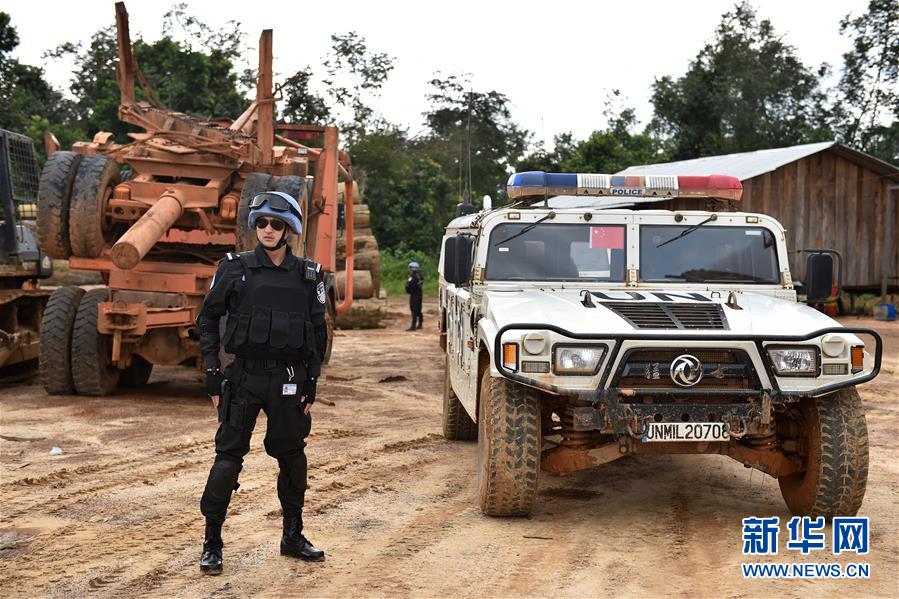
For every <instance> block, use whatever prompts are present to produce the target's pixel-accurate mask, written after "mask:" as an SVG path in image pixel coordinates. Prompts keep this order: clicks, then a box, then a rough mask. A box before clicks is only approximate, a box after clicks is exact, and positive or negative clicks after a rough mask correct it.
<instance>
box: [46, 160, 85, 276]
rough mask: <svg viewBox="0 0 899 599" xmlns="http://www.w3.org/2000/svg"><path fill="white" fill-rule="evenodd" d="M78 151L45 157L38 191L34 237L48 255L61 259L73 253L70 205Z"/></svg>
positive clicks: (77, 163)
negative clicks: (70, 234)
mask: <svg viewBox="0 0 899 599" xmlns="http://www.w3.org/2000/svg"><path fill="white" fill-rule="evenodd" d="M79 164H81V154H76V153H75V152H54V153H53V155H52V156H50V158H48V159H47V164H45V165H44V170H43V171H41V180H40V183H39V184H38V194H37V239H38V244H39V245H40V248H41V250H42V251H43V252H44V253H45V254H47V255H48V256H50V257H51V258H59V259H61V260H64V259H66V258H68V257H69V256H70V255H71V254H72V246H71V243H70V242H69V207H70V203H71V197H72V187H73V186H74V184H75V175H76V174H77V172H78V165H79Z"/></svg>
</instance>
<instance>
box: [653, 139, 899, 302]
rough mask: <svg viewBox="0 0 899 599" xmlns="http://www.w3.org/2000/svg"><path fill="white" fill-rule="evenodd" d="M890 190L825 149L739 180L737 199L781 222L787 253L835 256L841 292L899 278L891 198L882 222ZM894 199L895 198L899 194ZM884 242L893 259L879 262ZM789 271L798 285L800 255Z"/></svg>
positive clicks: (897, 210) (898, 215) (680, 205)
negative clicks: (820, 251) (821, 251)
mask: <svg viewBox="0 0 899 599" xmlns="http://www.w3.org/2000/svg"><path fill="white" fill-rule="evenodd" d="M721 174H727V173H721ZM890 184H895V182H892V181H891V180H890V179H888V178H886V177H883V176H881V175H879V174H878V173H876V172H874V171H872V170H869V169H867V168H865V167H863V166H860V165H858V164H855V163H854V162H850V161H848V160H846V159H845V158H843V157H841V156H837V155H836V154H833V153H832V152H830V151H827V150H824V151H822V152H818V153H817V154H813V155H812V156H807V157H805V158H803V159H801V160H797V161H795V162H791V163H790V164H787V165H784V166H782V167H780V168H778V169H777V170H775V171H773V172H770V173H765V174H762V175H759V176H758V177H753V178H752V179H747V180H746V181H743V201H742V202H740V204H738V205H737V207H736V209H737V210H739V211H743V212H760V213H762V214H768V215H770V216H773V217H774V218H776V219H777V220H779V221H780V223H781V224H782V225H783V226H784V227H785V228H786V229H787V248H788V250H789V251H790V252H795V251H796V250H800V249H832V250H836V251H838V252H840V254H842V256H843V260H844V263H843V286H844V287H847V288H871V289H874V288H876V289H880V282H881V276H882V273H883V269H884V267H885V266H886V267H887V269H888V275H889V276H892V277H895V276H897V275H899V239H897V236H899V206H896V205H895V203H896V202H899V199H893V200H892V201H893V202H894V207H893V219H892V222H887V220H886V202H887V201H888V198H889V193H890V192H889V186H890ZM894 195H896V196H897V198H899V192H897V193H895V194H894ZM671 204H672V205H671V208H672V209H680V210H691V209H692V210H697V209H698V210H702V209H707V208H705V207H703V206H702V205H700V204H701V202H697V201H692V202H691V201H686V200H676V201H675V202H672V203H671ZM890 237H892V239H893V243H892V248H891V254H892V257H891V259H890V261H889V262H885V260H884V247H885V244H886V241H887V239H888V238H890ZM790 272H791V273H792V275H793V278H794V279H796V280H802V278H803V276H804V273H805V257H804V256H802V255H799V254H795V253H793V254H791V258H790ZM890 284H891V285H892V286H895V285H896V284H897V282H896V280H895V279H894V280H893V281H891V283H890Z"/></svg>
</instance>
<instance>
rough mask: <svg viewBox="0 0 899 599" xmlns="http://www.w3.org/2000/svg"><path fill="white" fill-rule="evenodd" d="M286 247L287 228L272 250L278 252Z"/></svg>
mask: <svg viewBox="0 0 899 599" xmlns="http://www.w3.org/2000/svg"><path fill="white" fill-rule="evenodd" d="M284 245H287V227H284V232H283V233H281V240H280V241H278V243H276V244H275V247H273V248H272V249H273V250H277V249H279V248H280V247H282V246H284Z"/></svg>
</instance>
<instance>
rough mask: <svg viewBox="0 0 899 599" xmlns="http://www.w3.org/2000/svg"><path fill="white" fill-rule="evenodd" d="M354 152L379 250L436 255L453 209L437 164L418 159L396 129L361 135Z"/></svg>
mask: <svg viewBox="0 0 899 599" xmlns="http://www.w3.org/2000/svg"><path fill="white" fill-rule="evenodd" d="M352 152H353V159H354V161H355V163H356V164H357V165H358V170H361V171H364V186H365V196H364V197H365V201H366V203H367V204H368V205H369V206H370V207H371V221H372V222H371V226H372V230H373V231H374V233H375V237H377V239H378V243H379V244H380V245H381V247H388V248H398V249H399V248H401V249H408V250H416V251H426V252H434V251H436V250H437V249H438V246H439V242H440V237H441V235H442V233H443V228H444V227H445V226H446V224H447V223H448V222H449V221H450V219H451V218H452V215H453V213H454V209H455V201H454V200H453V189H452V188H453V186H452V183H451V182H450V181H449V180H448V179H447V178H446V177H445V176H444V174H443V172H442V170H441V168H440V165H439V164H437V163H436V162H434V161H433V160H431V159H429V158H427V157H426V156H422V155H418V154H417V153H416V152H415V151H414V149H413V148H411V146H410V142H409V140H408V139H406V136H405V133H404V132H402V131H400V130H396V129H394V130H389V131H383V132H378V133H374V134H370V135H367V136H365V137H364V138H362V139H360V140H359V141H358V142H357V143H356V144H355V145H354V146H353V148H352Z"/></svg>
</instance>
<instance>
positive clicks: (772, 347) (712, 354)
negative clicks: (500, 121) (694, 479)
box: [440, 172, 882, 517]
mask: <svg viewBox="0 0 899 599" xmlns="http://www.w3.org/2000/svg"><path fill="white" fill-rule="evenodd" d="M508 191H509V196H510V197H511V198H513V199H516V200H518V202H517V203H516V204H513V205H511V206H506V207H503V208H499V209H495V210H489V209H488V210H485V211H482V212H479V213H476V214H468V215H465V216H460V217H458V218H456V219H455V220H453V221H452V222H451V223H450V224H449V226H448V227H447V229H446V235H445V237H444V239H443V249H442V252H441V258H440V273H441V279H440V312H441V344H442V346H443V347H444V348H445V350H446V383H445V394H444V402H443V426H444V434H445V436H446V437H447V438H448V439H458V440H463V439H468V440H473V439H475V438H476V439H477V440H478V490H479V500H480V506H481V509H482V511H484V512H485V513H487V514H490V515H497V516H507V515H525V514H528V513H530V511H531V509H532V506H533V504H534V500H535V497H536V494H537V479H538V474H539V472H540V471H541V470H544V471H548V472H551V473H564V472H570V471H574V470H580V469H584V468H590V467H593V466H597V465H600V464H603V463H606V462H610V461H612V460H614V459H617V458H619V457H622V456H624V455H628V454H635V453H715V454H723V455H727V456H730V457H732V458H734V459H736V460H737V461H740V462H742V463H743V464H745V465H747V466H750V467H753V468H757V469H759V470H761V471H763V472H765V473H767V474H769V475H771V476H774V477H776V478H777V479H778V481H779V483H780V488H781V491H782V493H783V497H784V499H785V501H786V503H787V506H788V507H789V509H790V510H791V511H792V512H793V513H794V514H797V515H811V516H819V515H821V516H827V517H831V516H835V515H841V516H845V515H854V514H855V513H856V512H857V511H858V509H859V507H860V506H861V503H862V499H863V498H864V494H865V485H866V480H867V473H868V440H867V428H866V424H865V416H864V412H863V410H862V406H861V402H860V400H859V396H858V394H857V392H856V391H855V388H854V386H855V385H858V384H860V383H863V382H866V381H870V380H871V379H873V378H874V377H875V376H877V373H878V371H879V369H880V361H881V353H882V343H881V340H880V337H879V336H878V335H877V333H875V332H874V331H872V330H869V329H860V328H847V327H842V326H841V325H840V324H839V323H838V322H836V321H835V320H833V319H831V318H829V317H828V316H826V315H824V314H822V313H821V312H819V311H817V310H815V309H813V308H811V307H809V306H807V305H805V304H804V303H799V302H798V301H797V299H798V297H797V289H796V288H795V287H794V285H793V279H792V277H791V276H790V269H789V262H788V260H787V246H786V243H785V236H784V229H783V227H782V226H781V225H780V223H778V222H777V221H776V220H774V219H773V218H771V217H769V216H766V215H764V214H748V213H744V212H709V211H672V210H657V209H652V204H653V202H657V201H659V200H663V199H671V198H683V197H700V198H711V199H714V200H729V201H731V202H735V201H738V200H739V199H740V196H741V195H742V186H741V184H740V182H739V180H737V179H736V178H733V177H726V176H709V177H676V176H665V177H659V176H655V177H630V176H629V177H618V176H609V175H584V174H579V175H575V174H549V173H542V172H531V173H518V174H515V175H513V176H512V177H511V178H510V179H509V183H508ZM678 201H680V200H678ZM624 205H628V206H630V207H629V208H623V207H622V206H624ZM616 206H617V207H616ZM839 271H840V260H839V256H838V255H836V254H835V253H834V252H828V251H813V252H809V253H808V256H807V264H806V276H805V285H804V290H803V292H804V295H806V296H807V301H809V302H821V301H828V300H830V299H832V298H831V297H830V296H831V294H832V289H833V287H834V279H835V275H836V277H837V285H838V280H839V279H838V277H839ZM859 335H862V336H863V337H865V338H870V341H873V348H872V347H870V346H869V347H866V346H865V343H864V342H863V340H862V339H860V338H859Z"/></svg>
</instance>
